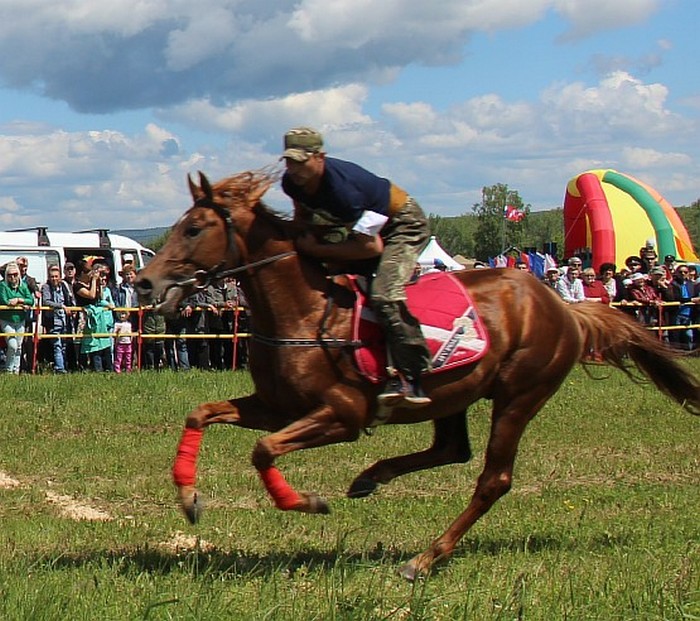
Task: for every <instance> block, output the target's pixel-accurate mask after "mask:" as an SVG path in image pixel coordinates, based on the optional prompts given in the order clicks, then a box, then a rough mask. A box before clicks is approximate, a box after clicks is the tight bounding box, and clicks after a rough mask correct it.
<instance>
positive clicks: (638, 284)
mask: <svg viewBox="0 0 700 621" xmlns="http://www.w3.org/2000/svg"><path fill="white" fill-rule="evenodd" d="M630 280H631V281H632V286H631V287H630V289H629V292H628V296H627V299H628V300H629V301H630V302H632V303H634V304H635V306H637V308H636V313H635V314H636V317H637V320H638V321H639V322H640V323H643V324H644V325H647V326H649V325H652V323H653V322H654V321H655V319H656V305H657V303H658V302H659V301H660V300H659V298H658V296H657V294H656V291H655V290H654V289H653V288H652V287H651V286H650V285H649V282H648V280H647V277H646V275H645V274H643V273H642V272H635V273H634V274H632V276H630Z"/></svg>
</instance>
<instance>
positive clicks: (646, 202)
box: [603, 170, 676, 257]
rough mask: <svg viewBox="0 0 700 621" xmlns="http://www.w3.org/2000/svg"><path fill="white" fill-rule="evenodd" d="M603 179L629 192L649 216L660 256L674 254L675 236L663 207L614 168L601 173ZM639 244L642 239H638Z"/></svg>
mask: <svg viewBox="0 0 700 621" xmlns="http://www.w3.org/2000/svg"><path fill="white" fill-rule="evenodd" d="M603 181H605V182H606V183H609V184H610V185H614V186H615V187H616V188H619V189H620V190H622V191H623V192H625V193H626V194H629V195H630V196H631V197H632V198H634V200H635V201H637V203H638V204H639V206H640V207H641V208H642V209H644V212H645V213H646V214H647V216H648V217H649V221H650V222H651V225H652V227H653V228H654V232H655V233H656V244H657V247H656V252H657V254H658V255H659V256H660V257H663V256H665V255H667V254H672V255H674V256H675V255H676V238H675V232H674V230H673V227H672V226H671V223H670V222H669V221H668V218H667V217H666V214H665V213H664V210H663V207H662V206H661V205H659V203H658V202H656V200H655V199H654V197H653V196H652V195H651V194H649V192H647V191H646V190H645V189H644V188H643V187H642V186H641V185H639V184H638V183H637V182H636V181H633V180H632V179H630V178H629V177H626V176H625V175H622V174H620V173H618V172H615V171H614V170H607V171H606V172H605V174H604V175H603ZM639 245H640V246H643V245H644V240H643V239H642V240H640V242H639Z"/></svg>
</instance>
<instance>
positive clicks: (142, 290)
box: [135, 278, 153, 295]
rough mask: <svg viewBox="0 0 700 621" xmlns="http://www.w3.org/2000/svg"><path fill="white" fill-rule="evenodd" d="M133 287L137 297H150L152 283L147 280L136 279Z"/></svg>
mask: <svg viewBox="0 0 700 621" xmlns="http://www.w3.org/2000/svg"><path fill="white" fill-rule="evenodd" d="M135 287H136V291H137V292H138V294H139V295H150V294H151V293H152V292H153V283H151V281H150V280H148V278H138V279H137V280H136V283H135Z"/></svg>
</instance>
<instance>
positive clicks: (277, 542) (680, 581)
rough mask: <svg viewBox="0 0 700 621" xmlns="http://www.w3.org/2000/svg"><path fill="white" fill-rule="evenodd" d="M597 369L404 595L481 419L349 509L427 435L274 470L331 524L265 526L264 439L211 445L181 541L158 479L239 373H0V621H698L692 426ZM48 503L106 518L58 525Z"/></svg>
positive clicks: (460, 504)
mask: <svg viewBox="0 0 700 621" xmlns="http://www.w3.org/2000/svg"><path fill="white" fill-rule="evenodd" d="M688 364H690V365H692V366H693V367H694V369H695V370H696V371H697V372H698V373H700V361H695V360H691V361H689V362H688ZM595 373H596V375H599V376H601V377H602V376H605V378H606V379H604V380H603V381H595V380H592V379H589V378H588V377H587V376H586V374H585V373H584V372H583V371H582V370H580V369H577V370H576V371H575V372H574V373H572V374H571V376H570V377H569V379H568V380H567V382H566V383H565V385H564V386H563V387H562V389H561V390H560V391H559V393H558V394H557V395H556V396H555V398H554V399H552V401H551V402H550V403H549V404H548V405H547V406H546V407H545V409H544V410H543V412H542V413H540V415H539V416H538V417H537V418H536V419H535V420H534V421H533V422H532V423H531V425H530V427H529V428H528V431H527V432H526V436H525V438H524V440H523V442H522V446H521V450H520V454H519V458H518V461H517V463H516V471H515V481H514V487H513V491H512V492H511V493H510V494H509V495H507V496H506V497H505V498H503V499H502V500H501V501H500V502H499V503H498V504H497V505H496V506H495V507H494V508H493V510H492V511H491V513H489V514H488V515H487V516H486V517H485V518H484V519H483V520H482V521H480V522H479V523H477V525H476V526H475V527H474V529H473V530H472V531H471V532H470V533H468V534H467V536H466V537H465V539H464V541H463V542H462V544H461V545H460V546H459V548H458V550H457V553H456V554H455V556H454V557H453V559H452V560H451V561H450V562H449V563H448V564H446V565H444V566H441V567H440V569H439V571H436V572H435V573H434V574H433V575H432V576H431V577H430V578H429V579H427V580H424V581H421V582H418V583H416V584H413V585H411V584H408V583H406V582H404V581H403V580H401V579H400V578H399V577H398V576H397V575H396V568H397V566H398V565H400V564H401V563H402V562H405V561H406V560H408V559H409V558H410V557H411V556H413V555H414V554H416V553H418V552H420V551H422V550H423V549H424V548H425V547H426V546H427V544H428V543H429V542H430V540H431V539H432V538H434V537H435V536H437V535H438V534H440V533H441V532H442V531H443V530H444V528H445V527H446V526H447V525H448V524H449V522H450V521H451V520H452V519H453V518H454V517H456V516H457V515H458V514H459V513H460V512H461V511H462V510H463V509H464V508H465V507H466V504H467V503H468V500H469V497H470V495H471V492H472V490H473V486H474V481H475V479H476V477H477V476H478V474H479V472H480V469H481V465H482V458H481V455H482V453H483V450H484V446H485V443H486V440H487V434H488V428H489V407H488V406H489V404H488V403H486V402H483V403H480V404H477V405H476V406H475V407H473V408H472V409H471V411H470V418H469V420H470V423H469V424H470V430H471V438H472V444H473V448H474V450H475V455H476V457H475V458H474V460H473V461H472V462H470V463H469V464H467V465H454V466H447V467H444V468H441V469H436V470H432V471H428V472H424V473H416V474H411V475H407V476H405V477H403V478H401V479H398V480H396V481H394V482H392V483H391V484H390V485H388V486H385V487H382V488H381V489H380V490H379V491H378V493H377V494H375V495H374V496H372V497H370V498H367V499H363V500H349V499H347V498H345V496H344V493H345V490H346V488H347V486H348V485H349V484H350V482H351V481H352V479H353V478H354V476H355V475H356V474H357V473H359V472H360V471H361V470H362V469H364V468H365V467H367V466H368V465H369V464H371V463H372V462H374V461H376V460H377V459H381V458H383V457H388V456H392V455H396V454H399V453H403V452H408V451H413V450H420V449H422V448H424V447H425V446H426V445H427V444H429V442H430V440H431V437H432V436H431V428H430V426H429V425H427V424H421V425H414V426H408V427H385V428H381V429H379V430H377V431H376V433H375V434H374V436H372V437H362V438H361V439H360V440H359V441H358V442H356V443H353V444H348V445H339V446H333V447H325V448H321V449H315V450H311V451H306V452H301V453H295V454H292V455H289V456H287V457H285V458H284V459H282V460H280V462H279V464H278V465H279V466H280V468H281V469H282V470H283V472H284V473H285V475H286V476H287V478H288V479H289V481H290V482H291V483H292V484H293V485H294V486H295V487H297V488H298V489H302V490H309V491H315V492H318V493H320V494H321V495H323V496H324V497H325V498H327V499H328V500H329V501H330V503H331V509H332V513H331V515H329V516H309V515H301V514H296V513H283V512H280V511H277V510H275V509H274V508H273V507H272V505H271V503H270V500H269V499H268V498H267V496H266V495H265V493H264V491H263V490H262V487H261V485H260V484H259V481H258V478H257V475H256V473H255V471H254V469H253V468H252V466H251V465H250V453H251V450H252V447H253V444H254V442H255V439H256V438H257V437H259V435H260V434H259V433H257V432H252V431H247V430H242V429H235V428H231V427H213V428H211V429H209V430H208V431H207V433H206V435H205V438H204V442H203V445H202V452H201V458H200V464H199V487H200V489H201V491H203V492H204V493H205V494H206V495H207V497H208V503H207V511H206V512H205V514H204V519H203V521H202V522H201V523H200V524H199V525H198V526H196V527H192V526H189V525H188V524H187V523H186V522H185V520H184V518H183V517H182V516H181V514H180V513H179V510H178V509H177V507H176V502H175V497H174V489H173V486H172V483H171V481H170V467H171V464H172V460H173V457H174V452H175V448H176V445H177V442H178V440H179V435H180V431H181V428H182V424H183V422H184V417H185V415H186V414H187V412H188V411H190V410H191V409H192V408H193V407H194V406H195V405H196V404H198V403H200V402H201V401H205V400H211V399H220V398H227V397H230V396H235V395H241V394H245V393H246V392H248V391H249V390H250V387H251V385H250V381H249V378H248V376H247V374H246V373H244V372H236V373H201V372H197V371H192V372H189V373H186V374H174V373H169V372H168V373H148V372H144V373H141V374H133V375H121V376H117V375H92V374H81V375H74V376H68V377H54V376H37V377H25V376H19V377H10V376H0V400H1V401H2V403H3V404H4V408H3V414H2V424H3V431H2V434H1V435H0V472H2V473H4V474H5V475H8V476H10V477H12V478H13V479H15V480H16V481H17V482H19V484H20V485H19V486H17V487H12V488H9V487H7V486H5V487H3V486H2V484H1V483H0V500H1V501H2V503H1V504H0V524H1V525H2V526H1V529H2V530H1V531H0V618H2V619H10V620H14V619H33V620H34V619H36V620H48V619H62V620H63V619H70V620H80V619H85V620H88V619H89V620H92V619H95V620H97V619H100V620H102V619H108V620H109V619H115V620H118V619H246V620H248V619H251V620H260V621H262V620H280V621H282V620H284V621H290V620H292V621H293V620H299V621H301V620H304V621H309V620H315V619H318V620H324V621H325V620H329V619H330V620H355V619H358V620H359V619H367V620H369V619H371V620H375V619H376V620H380V619H387V620H389V619H391V620H405V619H411V620H439V619H445V620H448V619H449V620H453V619H469V620H472V619H474V620H479V621H480V620H484V619H485V620H503V621H506V620H507V621H511V620H514V619H523V620H533V621H534V620H542V621H545V620H547V621H551V620H553V619H554V620H556V619H567V620H579V619H599V620H609V619H615V620H630V621H631V620H635V621H636V620H639V619H643V620H652V621H653V620H671V619H673V620H676V619H677V620H681V619H684V620H691V619H700V519H698V507H699V506H700V487H699V486H698V471H699V468H698V466H699V461H700V453H699V451H698V447H699V446H700V419H698V418H696V417H692V416H690V415H689V414H687V413H686V412H684V411H683V410H681V409H680V408H679V407H677V406H675V405H674V404H673V403H671V402H670V401H669V400H668V399H666V398H665V397H663V396H661V395H660V394H659V393H658V392H657V391H656V390H654V389H653V388H652V387H650V386H648V385H644V386H640V385H636V384H634V383H631V382H630V381H629V380H627V379H626V378H625V377H624V376H622V375H621V374H620V373H617V372H613V371H608V370H601V369H596V370H595ZM0 481H2V479H1V478H0ZM51 498H54V499H58V501H56V500H55V501H54V502H51V500H50V499H51ZM61 498H63V499H64V500H65V499H66V498H68V499H69V500H70V499H72V500H73V501H74V502H77V503H82V504H83V505H85V506H88V507H89V508H92V509H99V510H101V511H103V512H105V513H106V514H108V515H109V516H111V518H112V519H111V520H109V521H104V522H99V521H78V520H75V519H72V518H70V517H66V516H64V515H63V514H62V513H61V507H60V504H56V503H57V502H58V503H60V502H61ZM177 542H180V543H181V545H180V547H178V546H177V545H176V544H177Z"/></svg>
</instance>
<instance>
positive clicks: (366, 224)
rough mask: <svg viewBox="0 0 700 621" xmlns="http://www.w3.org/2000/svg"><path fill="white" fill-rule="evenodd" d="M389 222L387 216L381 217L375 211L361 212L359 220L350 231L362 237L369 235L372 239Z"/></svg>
mask: <svg viewBox="0 0 700 621" xmlns="http://www.w3.org/2000/svg"><path fill="white" fill-rule="evenodd" d="M387 220H389V216H383V215H382V214H380V213H377V212H376V211H368V210H365V211H363V212H362V215H361V216H360V219H359V220H358V221H357V222H355V224H354V226H353V227H352V230H353V231H354V232H355V233H361V234H362V235H370V236H371V237H374V236H375V235H377V234H378V233H379V231H381V230H382V228H383V227H384V225H385V224H386V223H387Z"/></svg>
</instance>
